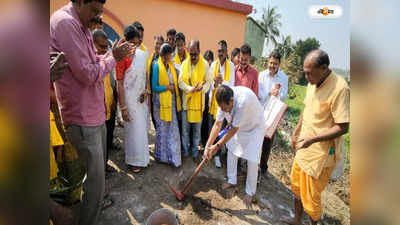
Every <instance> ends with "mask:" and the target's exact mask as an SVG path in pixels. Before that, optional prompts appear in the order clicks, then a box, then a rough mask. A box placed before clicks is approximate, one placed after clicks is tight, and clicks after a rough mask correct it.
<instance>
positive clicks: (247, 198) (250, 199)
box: [243, 194, 253, 209]
mask: <svg viewBox="0 0 400 225" xmlns="http://www.w3.org/2000/svg"><path fill="white" fill-rule="evenodd" d="M243 202H244V204H245V205H246V208H247V209H253V204H252V202H253V197H252V196H250V195H247V194H246V196H244V198H243Z"/></svg>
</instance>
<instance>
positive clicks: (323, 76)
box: [282, 50, 350, 225]
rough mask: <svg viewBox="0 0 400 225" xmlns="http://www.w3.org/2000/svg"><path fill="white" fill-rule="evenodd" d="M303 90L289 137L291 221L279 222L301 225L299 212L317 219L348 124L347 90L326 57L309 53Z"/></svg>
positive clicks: (346, 86) (304, 67)
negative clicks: (299, 111) (292, 155)
mask: <svg viewBox="0 0 400 225" xmlns="http://www.w3.org/2000/svg"><path fill="white" fill-rule="evenodd" d="M303 69H304V72H305V75H306V79H307V80H308V82H309V84H308V86H307V92H306V97H305V100H304V104H305V107H304V110H303V113H302V115H301V116H300V120H299V122H298V124H297V127H296V129H295V131H294V133H293V136H292V148H293V150H294V151H295V153H296V156H295V158H294V161H293V165H292V171H291V175H290V179H291V187H292V191H293V193H294V195H295V199H294V204H295V217H294V218H282V221H283V222H286V223H288V224H296V225H301V224H302V220H303V209H304V211H305V212H306V213H307V214H308V215H309V216H310V217H311V219H312V221H311V224H317V222H318V221H319V220H320V217H321V193H322V191H323V190H324V189H325V187H326V185H327V184H328V181H329V179H330V177H331V173H332V171H333V169H334V167H335V165H336V162H338V161H339V159H340V157H341V154H342V153H343V152H342V150H343V149H342V146H343V141H344V137H343V135H344V134H345V133H347V131H348V128H349V123H350V89H349V87H348V85H347V83H346V81H345V80H344V79H343V78H342V77H340V76H338V75H337V74H335V73H333V72H332V71H331V70H330V69H329V56H328V54H327V53H325V52H324V51H321V50H313V51H312V52H310V53H309V54H308V55H307V57H306V58H305V60H304V66H303Z"/></svg>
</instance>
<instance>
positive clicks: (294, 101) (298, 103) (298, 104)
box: [285, 84, 350, 165]
mask: <svg viewBox="0 0 400 225" xmlns="http://www.w3.org/2000/svg"><path fill="white" fill-rule="evenodd" d="M305 96H306V86H301V85H297V84H292V85H290V87H289V94H288V98H287V99H286V100H285V103H286V104H287V105H288V109H287V112H286V113H288V114H289V115H290V116H289V123H290V124H291V126H292V127H295V126H296V124H297V121H298V120H299V117H300V114H301V112H302V111H303V109H304V104H303V101H304V98H305ZM344 141H345V142H344V144H345V148H346V151H347V156H348V157H347V160H346V164H347V165H349V164H350V132H348V133H347V134H345V139H344Z"/></svg>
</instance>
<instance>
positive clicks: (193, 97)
mask: <svg viewBox="0 0 400 225" xmlns="http://www.w3.org/2000/svg"><path fill="white" fill-rule="evenodd" d="M191 64H192V63H191V60H190V58H187V60H185V61H184V63H183V65H182V78H183V81H184V82H185V83H186V84H187V85H190V86H192V87H196V86H200V85H201V84H202V83H203V82H204V73H205V72H206V71H204V59H203V56H202V55H201V54H200V55H199V61H198V62H197V65H196V66H195V68H194V69H193V72H190V69H191ZM202 97H203V93H202V92H201V91H197V92H191V93H188V94H186V101H187V102H186V105H187V120H188V122H189V123H199V122H201V115H202V104H203V99H202Z"/></svg>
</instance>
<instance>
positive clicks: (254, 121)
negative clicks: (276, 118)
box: [216, 86, 266, 163]
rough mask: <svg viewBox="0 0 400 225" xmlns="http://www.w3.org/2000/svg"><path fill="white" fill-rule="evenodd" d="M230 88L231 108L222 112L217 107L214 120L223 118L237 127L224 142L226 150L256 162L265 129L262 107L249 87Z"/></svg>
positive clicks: (258, 158) (258, 157)
mask: <svg viewBox="0 0 400 225" xmlns="http://www.w3.org/2000/svg"><path fill="white" fill-rule="evenodd" d="M232 90H233V106H232V110H231V111H230V112H223V111H221V108H220V107H218V112H217V116H216V121H222V120H223V119H224V118H225V119H226V120H227V121H228V123H230V122H231V125H232V126H233V127H239V130H238V131H237V133H236V134H235V135H234V136H233V137H232V138H231V139H230V140H229V141H228V142H227V143H226V144H227V147H228V150H229V151H231V152H232V153H233V154H234V155H236V156H237V157H241V158H245V159H247V160H250V161H252V162H256V163H258V162H259V160H260V154H261V147H262V142H263V140H264V134H265V131H266V127H265V119H264V113H263V108H262V106H261V104H260V102H259V101H258V99H257V96H256V95H255V94H254V92H253V91H252V90H251V89H249V88H247V87H244V86H236V87H232Z"/></svg>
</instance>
